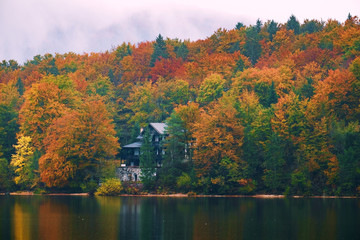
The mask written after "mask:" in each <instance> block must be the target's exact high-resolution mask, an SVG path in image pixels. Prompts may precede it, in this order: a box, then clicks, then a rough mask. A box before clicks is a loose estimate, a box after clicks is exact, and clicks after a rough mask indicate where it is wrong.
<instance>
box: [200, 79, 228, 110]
mask: <svg viewBox="0 0 360 240" xmlns="http://www.w3.org/2000/svg"><path fill="white" fill-rule="evenodd" d="M224 87H225V80H224V78H223V77H222V76H221V75H219V74H212V75H210V76H208V77H207V78H205V80H204V82H203V83H202V84H201V86H200V89H199V93H198V97H197V99H196V100H197V101H198V102H199V103H201V104H203V105H207V104H209V103H210V102H212V101H214V100H215V99H218V98H220V97H221V96H222V94H223V91H224Z"/></svg>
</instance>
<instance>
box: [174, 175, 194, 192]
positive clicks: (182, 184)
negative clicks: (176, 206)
mask: <svg viewBox="0 0 360 240" xmlns="http://www.w3.org/2000/svg"><path fill="white" fill-rule="evenodd" d="M176 186H177V187H178V189H180V190H181V191H183V192H188V191H189V190H190V189H191V187H192V180H191V177H190V175H189V174H187V173H184V172H183V173H182V175H181V176H179V177H178V178H177V180H176Z"/></svg>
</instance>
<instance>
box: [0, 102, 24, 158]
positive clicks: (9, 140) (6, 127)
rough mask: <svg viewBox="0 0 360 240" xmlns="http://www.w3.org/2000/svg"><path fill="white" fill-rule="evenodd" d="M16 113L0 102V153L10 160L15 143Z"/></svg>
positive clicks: (16, 129)
mask: <svg viewBox="0 0 360 240" xmlns="http://www.w3.org/2000/svg"><path fill="white" fill-rule="evenodd" d="M17 120H18V113H17V112H16V111H15V110H14V109H12V108H11V107H9V106H8V105H6V104H2V103H0V153H2V154H3V157H4V158H6V159H7V160H8V161H10V158H11V155H12V154H14V150H15V149H14V147H13V145H14V144H15V143H16V133H17V132H18V130H19V125H18V123H17Z"/></svg>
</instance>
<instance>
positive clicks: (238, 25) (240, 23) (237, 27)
mask: <svg viewBox="0 0 360 240" xmlns="http://www.w3.org/2000/svg"><path fill="white" fill-rule="evenodd" d="M242 27H245V25H244V24H243V23H242V22H238V23H237V24H236V26H235V29H237V30H240V29H241V28H242Z"/></svg>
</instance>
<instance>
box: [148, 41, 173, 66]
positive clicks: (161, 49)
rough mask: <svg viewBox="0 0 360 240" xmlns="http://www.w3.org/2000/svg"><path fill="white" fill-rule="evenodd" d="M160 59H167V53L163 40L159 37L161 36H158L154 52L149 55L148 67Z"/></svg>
mask: <svg viewBox="0 0 360 240" xmlns="http://www.w3.org/2000/svg"><path fill="white" fill-rule="evenodd" d="M161 58H164V59H166V58H169V53H168V52H167V49H166V43H165V41H164V38H163V37H162V36H161V34H159V36H158V37H157V38H156V42H155V43H154V52H153V54H152V55H151V60H150V66H151V67H153V66H155V62H156V61H158V60H160V59H161Z"/></svg>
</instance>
